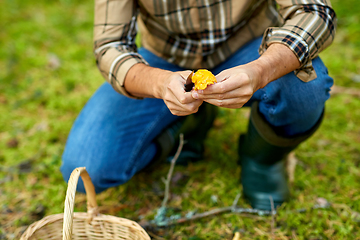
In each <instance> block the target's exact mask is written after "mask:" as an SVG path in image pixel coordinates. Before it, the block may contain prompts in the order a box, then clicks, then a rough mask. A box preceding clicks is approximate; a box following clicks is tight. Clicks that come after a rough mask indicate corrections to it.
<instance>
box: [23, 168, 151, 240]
mask: <svg viewBox="0 0 360 240" xmlns="http://www.w3.org/2000/svg"><path fill="white" fill-rule="evenodd" d="M80 176H81V178H82V180H83V182H84V185H85V190H86V196H87V209H88V212H74V203H75V193H76V187H77V182H78V179H79V177H80ZM95 196H96V194H95V189H94V185H93V184H92V182H91V179H90V176H89V174H88V173H87V171H86V169H85V167H80V168H76V169H74V171H73V172H72V174H71V176H70V179H69V182H68V187H67V191H66V198H65V208H64V213H58V214H53V215H49V216H46V217H44V218H43V219H40V220H39V221H36V222H34V223H32V224H31V225H30V226H29V227H28V228H27V229H26V231H25V232H24V233H23V234H22V236H21V238H20V240H27V239H29V238H31V237H32V236H33V235H34V234H35V233H36V232H37V231H38V230H40V229H45V228H46V226H47V225H50V224H52V223H55V222H58V221H63V227H62V228H59V236H61V235H60V233H62V239H63V240H70V239H72V236H73V234H72V230H73V229H74V226H73V220H74V218H75V219H76V220H81V221H82V222H84V223H86V224H90V225H91V223H93V222H104V221H106V222H110V223H112V224H118V225H119V226H122V227H127V228H129V229H133V231H132V234H137V236H138V237H140V239H144V240H150V237H149V235H148V234H147V233H146V231H145V230H144V229H143V228H142V227H141V226H140V225H139V224H138V223H137V222H135V221H133V220H130V219H126V218H121V217H115V216H112V215H105V214H100V213H98V207H97V203H96V199H95ZM90 228H91V227H90ZM134 230H135V232H134ZM51 239H53V238H51ZM81 239H83V238H81ZM103 239H104V240H105V238H103Z"/></svg>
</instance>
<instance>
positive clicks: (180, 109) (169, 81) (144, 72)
mask: <svg viewBox="0 0 360 240" xmlns="http://www.w3.org/2000/svg"><path fill="white" fill-rule="evenodd" d="M190 73H191V71H179V72H171V71H167V70H162V69H159V68H153V67H150V66H147V65H145V64H142V63H138V64H135V65H134V66H132V67H131V68H130V70H129V71H128V73H127V75H126V78H125V89H126V91H128V92H129V93H130V94H131V95H133V96H136V97H152V98H161V99H163V100H164V102H165V104H166V106H167V107H168V108H169V110H170V112H171V113H172V114H174V115H177V116H187V115H190V114H192V113H196V112H197V111H198V109H199V107H200V105H201V104H202V103H203V100H201V99H194V98H193V97H192V96H191V92H185V88H184V85H185V82H186V79H187V77H188V76H189V75H190Z"/></svg>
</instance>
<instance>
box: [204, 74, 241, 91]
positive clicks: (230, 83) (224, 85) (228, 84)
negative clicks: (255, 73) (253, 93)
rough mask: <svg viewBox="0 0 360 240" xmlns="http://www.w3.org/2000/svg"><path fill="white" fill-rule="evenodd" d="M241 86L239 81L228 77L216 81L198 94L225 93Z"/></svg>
mask: <svg viewBox="0 0 360 240" xmlns="http://www.w3.org/2000/svg"><path fill="white" fill-rule="evenodd" d="M239 87H241V82H240V81H238V80H237V79H235V78H228V79H227V80H226V81H223V82H218V83H215V84H213V85H210V86H208V87H207V88H206V89H204V90H202V91H199V93H200V94H219V93H227V92H230V91H232V90H234V89H237V88H239Z"/></svg>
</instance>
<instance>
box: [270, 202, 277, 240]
mask: <svg viewBox="0 0 360 240" xmlns="http://www.w3.org/2000/svg"><path fill="white" fill-rule="evenodd" d="M269 199H270V204H271V238H272V239H275V238H274V236H275V235H274V228H275V218H274V214H276V211H275V209H274V200H273V198H272V196H271V195H270V196H269Z"/></svg>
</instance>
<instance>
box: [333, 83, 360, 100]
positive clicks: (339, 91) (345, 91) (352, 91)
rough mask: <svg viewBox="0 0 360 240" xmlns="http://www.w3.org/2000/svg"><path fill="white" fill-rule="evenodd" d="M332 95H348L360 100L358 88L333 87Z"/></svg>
mask: <svg viewBox="0 0 360 240" xmlns="http://www.w3.org/2000/svg"><path fill="white" fill-rule="evenodd" d="M330 94H331V95H335V94H348V95H351V96H354V97H358V98H360V89H357V88H349V87H341V86H337V85H334V86H332V87H331V92H330Z"/></svg>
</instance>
